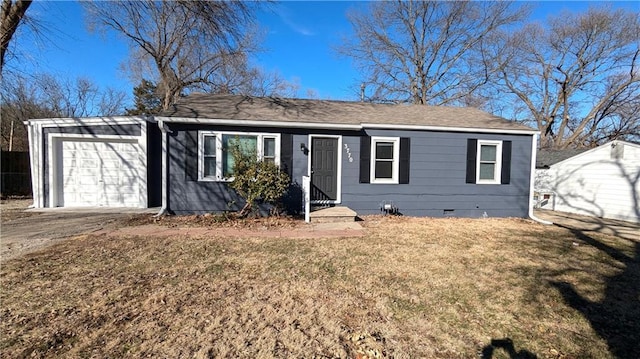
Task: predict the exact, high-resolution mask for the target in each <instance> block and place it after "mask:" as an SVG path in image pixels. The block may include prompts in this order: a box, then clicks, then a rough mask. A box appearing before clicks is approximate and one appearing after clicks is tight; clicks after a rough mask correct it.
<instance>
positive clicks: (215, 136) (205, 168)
mask: <svg viewBox="0 0 640 359" xmlns="http://www.w3.org/2000/svg"><path fill="white" fill-rule="evenodd" d="M236 143H237V144H239V145H240V148H242V149H243V150H247V151H252V152H255V153H256V155H257V156H258V158H259V159H262V160H264V161H268V162H272V163H275V164H276V165H277V166H279V165H280V135H279V134H272V133H247V132H219V131H199V133H198V179H199V180H200V181H229V180H231V179H232V178H231V173H233V166H234V161H233V156H232V155H231V153H230V151H228V148H229V146H230V145H232V144H236Z"/></svg>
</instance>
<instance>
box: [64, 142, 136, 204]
mask: <svg viewBox="0 0 640 359" xmlns="http://www.w3.org/2000/svg"><path fill="white" fill-rule="evenodd" d="M54 148H55V149H56V150H55V152H54V156H56V157H57V159H56V160H54V161H53V163H55V165H56V168H55V170H54V171H52V174H53V176H54V178H53V179H52V183H53V187H54V188H55V190H56V192H57V193H55V196H54V200H53V204H54V207H56V206H58V207H82V206H106V207H138V206H139V205H140V189H139V187H140V182H141V180H140V173H139V168H141V165H140V163H139V162H140V160H141V157H142V156H141V154H140V150H139V146H138V142H137V140H94V139H82V138H79V139H74V138H71V139H65V138H61V139H59V140H56V141H55V143H54Z"/></svg>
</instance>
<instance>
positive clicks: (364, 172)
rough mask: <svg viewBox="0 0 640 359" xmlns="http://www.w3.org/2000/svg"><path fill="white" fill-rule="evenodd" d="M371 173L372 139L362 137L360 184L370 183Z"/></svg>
mask: <svg viewBox="0 0 640 359" xmlns="http://www.w3.org/2000/svg"><path fill="white" fill-rule="evenodd" d="M369 172H371V137H369V136H361V137H360V183H369V177H370V173H369Z"/></svg>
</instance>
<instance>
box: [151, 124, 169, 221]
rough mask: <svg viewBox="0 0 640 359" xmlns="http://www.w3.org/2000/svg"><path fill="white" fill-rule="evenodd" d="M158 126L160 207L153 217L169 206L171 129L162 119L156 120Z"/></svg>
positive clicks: (165, 210)
mask: <svg viewBox="0 0 640 359" xmlns="http://www.w3.org/2000/svg"><path fill="white" fill-rule="evenodd" d="M158 127H159V128H160V132H161V133H162V207H160V211H159V212H158V214H156V215H155V217H160V216H162V215H165V214H167V210H168V208H169V187H168V178H167V165H168V164H169V151H168V143H169V133H171V130H169V129H168V128H167V127H166V125H165V123H164V121H162V120H158Z"/></svg>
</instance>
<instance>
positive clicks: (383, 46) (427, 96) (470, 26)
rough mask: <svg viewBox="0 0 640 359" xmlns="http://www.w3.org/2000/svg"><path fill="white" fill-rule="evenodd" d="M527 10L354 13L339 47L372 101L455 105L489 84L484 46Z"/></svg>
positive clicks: (419, 6)
mask: <svg viewBox="0 0 640 359" xmlns="http://www.w3.org/2000/svg"><path fill="white" fill-rule="evenodd" d="M524 15H526V9H524V8H522V7H520V8H515V7H514V6H513V5H512V4H510V3H507V2H467V1H450V2H449V1H447V2H444V1H443V2H440V1H394V2H374V3H371V5H370V8H369V11H368V13H360V12H353V13H351V14H349V21H350V22H351V24H352V26H353V29H354V38H353V40H345V43H344V44H343V45H342V46H341V47H339V48H338V51H339V52H340V53H341V54H344V55H346V56H348V57H350V58H352V59H353V60H354V61H355V63H356V64H357V65H358V66H359V67H360V68H361V70H362V71H363V76H364V83H365V85H366V89H367V91H368V92H369V93H370V95H369V96H368V98H369V100H372V101H393V102H411V103H415V104H432V105H441V104H456V103H458V102H459V101H460V100H461V99H464V98H465V97H468V96H469V95H470V94H473V93H474V92H475V91H476V90H477V89H478V88H479V87H480V86H482V85H483V84H485V83H486V82H487V80H488V78H489V77H490V76H491V74H490V73H489V72H488V71H487V69H488V67H487V66H485V62H487V61H488V59H486V58H485V57H484V55H483V51H482V44H483V41H484V39H485V37H487V36H488V35H489V34H491V33H492V32H493V31H495V30H497V29H499V28H501V27H503V26H505V25H509V24H513V23H515V22H517V21H519V20H520V19H522V18H523V16H524Z"/></svg>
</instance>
